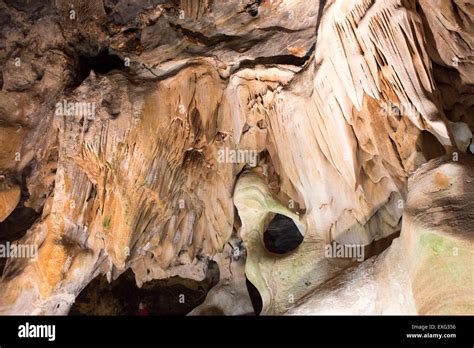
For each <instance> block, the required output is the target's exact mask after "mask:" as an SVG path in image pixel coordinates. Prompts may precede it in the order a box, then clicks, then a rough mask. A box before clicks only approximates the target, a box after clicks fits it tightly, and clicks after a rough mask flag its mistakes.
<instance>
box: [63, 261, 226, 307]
mask: <svg viewBox="0 0 474 348" xmlns="http://www.w3.org/2000/svg"><path fill="white" fill-rule="evenodd" d="M216 273H217V276H216ZM218 273H219V267H218V266H217V263H215V262H214V261H210V262H209V266H208V271H207V273H206V277H205V278H204V280H202V281H196V280H191V279H184V278H180V277H172V278H169V279H156V280H151V281H149V282H146V283H144V284H143V285H142V287H141V288H139V287H137V285H136V283H135V275H134V273H133V271H132V270H131V269H129V270H127V271H126V272H125V273H123V274H122V275H121V276H120V277H118V278H117V279H116V280H114V281H112V283H110V284H109V283H108V282H107V279H106V277H105V276H99V277H97V278H95V279H94V280H92V281H91V282H90V283H89V285H87V286H86V287H85V288H84V289H83V290H82V292H81V293H80V294H79V295H78V297H77V298H76V302H75V303H74V304H73V306H72V307H71V309H70V311H69V314H70V315H137V314H138V308H139V304H140V302H142V303H143V304H144V305H145V308H146V309H147V310H148V312H149V314H150V315H186V314H187V313H189V312H190V311H191V310H193V309H194V308H195V307H197V306H199V305H200V304H201V303H203V302H204V300H205V299H206V296H207V293H208V292H209V290H210V289H211V288H212V287H213V286H215V285H216V284H217V282H218V281H219V275H218Z"/></svg>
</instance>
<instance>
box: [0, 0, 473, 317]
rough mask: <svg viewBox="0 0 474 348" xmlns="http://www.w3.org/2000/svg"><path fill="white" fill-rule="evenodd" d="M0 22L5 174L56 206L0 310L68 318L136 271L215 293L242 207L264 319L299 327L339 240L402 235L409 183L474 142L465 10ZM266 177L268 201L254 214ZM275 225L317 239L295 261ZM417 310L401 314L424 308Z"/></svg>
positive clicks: (105, 15)
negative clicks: (195, 282)
mask: <svg viewBox="0 0 474 348" xmlns="http://www.w3.org/2000/svg"><path fill="white" fill-rule="evenodd" d="M437 6H438V7H439V8H441V9H442V11H440V10H439V9H438V7H437ZM71 7H74V9H75V10H74V17H71V12H70V11H71ZM0 11H1V13H2V15H1V17H0V21H1V23H2V26H1V29H0V30H1V34H2V37H4V38H5V39H4V40H3V41H4V42H2V47H4V48H5V49H4V50H0V63H1V66H2V74H1V84H2V90H1V91H0V144H1V145H2V146H1V147H0V175H3V174H4V173H10V172H13V173H15V175H16V176H17V177H19V178H20V177H22V175H25V176H26V179H25V183H23V184H26V186H27V188H28V191H29V198H28V200H27V201H26V202H25V206H28V207H32V208H33V209H35V210H36V211H41V209H42V208H43V211H42V215H41V217H40V218H39V219H38V220H37V221H36V223H35V224H34V225H33V226H31V228H30V229H29V230H28V231H27V232H26V235H25V236H24V237H23V238H21V239H20V240H19V241H18V242H20V243H29V244H33V245H36V246H38V247H39V257H38V259H37V260H14V259H11V260H9V261H8V263H7V266H6V267H5V271H4V274H3V276H2V281H1V282H0V295H1V296H0V313H1V314H15V313H17V314H19V313H21V314H66V313H67V312H68V309H69V306H70V305H71V303H72V302H73V301H74V298H75V297H76V296H77V295H78V294H79V293H80V291H81V290H82V289H83V288H84V287H85V286H86V285H87V284H88V283H89V282H90V280H91V279H93V278H94V277H95V276H96V275H98V274H101V273H102V274H107V276H108V279H109V280H110V281H112V280H113V279H116V277H118V276H119V275H120V274H121V273H122V272H124V271H125V270H126V269H128V268H132V269H133V271H134V272H135V275H136V281H137V284H139V285H140V284H142V283H143V282H146V281H148V280H151V279H157V278H166V277H171V276H174V275H179V276H182V277H188V278H193V279H202V278H203V277H204V274H205V269H206V265H207V262H208V260H209V259H210V258H213V257H216V258H218V257H222V255H223V254H221V253H222V251H223V250H224V247H225V245H226V243H227V242H228V240H229V238H230V237H231V234H232V231H233V229H234V226H235V225H236V221H237V220H238V217H236V216H235V215H234V204H235V206H237V207H238V209H239V211H242V214H243V215H242V216H241V218H243V220H245V221H243V224H242V227H241V231H240V232H241V234H242V239H243V240H244V242H245V243H246V247H247V249H248V259H247V264H246V266H245V268H246V273H247V276H248V277H249V279H250V280H251V281H252V282H254V284H255V286H256V287H257V288H258V289H259V291H260V293H261V296H262V298H263V299H264V312H263V313H264V314H272V313H282V312H284V311H286V310H288V309H289V307H291V305H292V304H291V303H289V302H288V297H289V295H292V296H293V297H294V299H295V300H298V299H300V298H302V297H304V295H305V294H306V293H307V292H310V291H312V290H314V287H316V286H319V285H321V284H323V283H324V282H325V281H326V280H327V279H328V278H329V277H330V276H331V275H333V274H334V273H333V272H336V270H340V269H342V268H344V266H341V265H330V264H327V261H326V260H323V259H322V254H323V246H324V245H325V243H328V242H332V241H337V242H339V243H343V244H344V243H346V244H361V245H365V246H367V245H370V244H371V243H372V242H374V241H377V240H382V239H384V238H387V237H390V236H394V235H396V234H397V233H398V232H399V231H400V228H401V225H400V221H401V217H402V214H403V211H404V208H405V198H406V195H407V179H408V177H409V176H410V175H411V174H412V173H413V172H414V171H415V170H416V169H417V168H418V167H419V166H420V165H422V164H423V163H424V162H426V161H428V160H431V159H432V158H436V157H439V156H441V155H443V154H445V153H446V152H449V153H451V151H452V150H456V147H457V146H460V145H462V146H464V145H465V140H466V137H465V136H464V135H461V136H460V135H459V132H458V131H457V130H456V128H457V126H456V127H454V129H453V127H452V124H451V123H450V122H463V123H465V124H467V125H468V126H469V128H470V130H471V131H472V130H473V129H474V119H473V118H472V115H473V114H474V113H473V112H472V110H473V109H472V107H473V105H474V98H473V96H474V89H473V88H472V80H473V73H472V71H473V70H472V69H473V62H472V54H471V53H472V52H471V51H472V47H473V46H474V45H473V44H472V38H473V36H472V33H473V32H474V30H473V21H472V18H473V12H472V9H471V8H470V7H469V6H468V4H467V3H465V2H463V1H455V2H450V3H449V4H447V3H446V4H445V3H444V2H442V0H439V1H434V2H431V1H428V0H426V1H425V0H403V1H402V0H377V1H374V0H330V1H318V0H309V1H283V0H275V1H262V2H255V1H252V0H244V1H237V0H235V1H207V0H199V1H197V0H196V1H188V0H183V1H180V2H179V4H178V3H177V2H159V3H158V4H156V5H151V4H150V3H147V4H145V3H141V2H134V3H133V4H131V3H129V2H128V1H117V2H107V3H105V4H104V2H102V1H88V2H83V1H72V2H71V1H63V0H58V1H55V2H54V3H51V4H49V3H48V4H45V5H42V6H39V5H38V4H36V3H33V2H21V3H19V4H16V3H15V4H14V5H13V4H10V3H8V5H7V4H5V3H1V4H0ZM456 14H458V15H456ZM458 38H459V39H458ZM107 52H108V55H107ZM94 57H95V58H94ZM16 58H20V65H18V64H17V62H18V61H17V60H16ZM102 59H104V60H105V61H101V60H102ZM128 63H129V64H128ZM94 64H96V65H94ZM107 66H109V67H113V68H114V69H112V70H110V71H107V69H106V67H107ZM88 67H89V68H93V69H92V70H91V71H90V72H89V71H88V70H87V69H88ZM104 67H105V68H104ZM94 70H95V71H94ZM104 70H105V71H104ZM63 102H75V103H83V102H84V103H93V104H94V106H95V109H94V110H95V115H92V116H90V117H87V116H85V117H82V116H80V115H79V116H78V115H76V116H58V115H55V111H56V110H57V105H56V103H63ZM455 124H457V123H455ZM464 128H465V127H464ZM459 139H461V140H462V141H461V142H459V141H458V143H459V145H457V143H456V140H459ZM461 150H462V151H465V149H459V151H460V152H461ZM220 151H225V153H226V154H229V153H231V154H235V153H240V154H243V159H242V160H238V161H236V160H235V158H234V160H230V159H229V158H225V159H223V158H221V157H220V154H221V152H220ZM229 151H230V152H229ZM17 153H19V154H20V159H19V160H17V159H16V158H15V157H16V154H17ZM257 155H258V158H256V156H257ZM229 156H231V155H229ZM230 162H237V163H230ZM255 166H257V167H258V170H259V171H260V172H258V173H259V174H258V175H260V176H262V175H263V177H264V178H265V179H264V180H263V179H261V178H260V179H258V180H257V179H256V180H257V182H258V184H256V185H257V186H258V187H261V190H260V189H259V190H257V191H258V193H256V194H255V195H256V196H255V195H254V194H253V193H251V192H250V193H248V194H250V196H252V197H253V198H252V199H250V198H249V197H248V196H246V194H242V195H241V196H240V197H241V198H239V195H240V194H241V189H242V190H243V191H245V187H246V186H248V187H253V186H252V185H254V184H253V183H252V182H250V183H248V182H247V183H246V178H245V175H242V173H243V172H246V173H248V172H249V170H250V169H251V168H250V167H255ZM263 173H266V174H263ZM22 180H23V179H22ZM252 180H253V179H252ZM262 180H263V181H262ZM236 185H239V189H237V190H236V191H235V190H234V189H235V188H236ZM254 196H255V197H256V198H255V197H254ZM290 200H291V202H292V205H293V203H294V206H295V207H297V209H298V212H299V213H300V214H299V215H297V216H296V212H292V211H291V209H289V208H288V204H289V201H290ZM15 201H16V199H10V198H9V199H8V203H5V204H6V205H5V206H8V208H7V209H5V211H7V210H8V211H11V209H12V207H14V206H16V203H14V202H15ZM252 202H253V203H252ZM252 204H255V206H254V207H252ZM268 204H270V206H269V205H268ZM252 209H256V210H255V211H253V210H252ZM275 212H280V213H283V214H284V215H287V216H290V217H291V218H292V219H293V220H294V221H295V222H296V223H297V224H298V225H299V227H300V230H301V232H302V233H303V234H304V236H305V241H304V243H303V244H302V245H301V246H300V248H299V249H298V250H297V251H295V252H294V253H292V254H291V255H285V256H281V257H278V258H277V257H275V256H274V255H268V254H267V253H266V252H265V250H264V248H263V247H262V243H261V241H259V239H260V238H261V234H262V232H263V230H264V228H265V224H266V223H268V220H269V219H270V218H271V214H273V213H275ZM239 213H240V212H239ZM3 215H5V214H3ZM3 215H2V216H3ZM5 217H6V216H5ZM255 231H258V233H256V234H255ZM252 233H254V235H252ZM219 254H220V255H221V256H216V255H219ZM387 254H388V252H387V253H386V254H385V255H387ZM384 259H387V260H389V259H390V258H389V257H388V256H385V257H384ZM260 261H261V262H262V264H261V265H257V264H258V262H260ZM387 262H388V261H387ZM380 264H381V266H380V267H382V265H383V262H382V261H381V262H380ZM273 265H274V267H273ZM292 265H297V267H296V269H297V271H295V272H294V273H292V274H290V275H291V277H292V278H291V281H285V280H284V279H283V278H284V277H286V276H287V275H288V272H290V269H291V268H292V267H293V266H292ZM257 266H258V267H257ZM272 267H273V268H272ZM400 267H401V265H400ZM313 270H314V275H312V276H311V279H309V278H308V277H306V276H305V274H306V273H307V272H313ZM305 272H306V273H305ZM393 272H395V273H396V272H397V271H396V270H393ZM290 273H291V272H290ZM277 274H281V275H282V278H279V277H278V275H277ZM351 274H352V273H351ZM270 279H273V282H274V283H273V284H270ZM306 282H310V283H311V284H312V285H311V286H307V285H305V283H306ZM370 282H371V281H370V280H369V284H370ZM372 284H375V280H374V281H373V282H372ZM387 284H388V285H387V286H388V287H389V288H390V289H392V290H393V291H394V292H395V291H396V287H392V286H395V285H394V284H391V283H390V282H389V281H388V283H387ZM377 301H378V300H376V303H383V300H380V301H379V302H377ZM417 301H419V298H418V297H417V296H416V294H415V302H416V303H417V306H418V305H419V304H418V302H417ZM402 302H403V303H402V305H400V307H397V308H391V309H390V310H389V311H393V312H397V311H399V312H401V311H402V310H403V308H405V309H406V310H407V311H411V309H410V308H411V307H410V301H409V298H406V299H404V301H402ZM57 305H59V307H58V306H57ZM372 306H375V304H373V303H372ZM423 306H424V305H422V307H423ZM430 306H431V307H430V308H437V307H436V305H430ZM376 308H378V307H376ZM420 308H421V307H420ZM423 308H424V307H423ZM358 310H359V309H358ZM376 310H379V309H376ZM380 310H382V309H380ZM443 310H444V309H443ZM360 311H361V309H360ZM423 311H426V312H429V309H424V310H423ZM453 311H454V310H453ZM226 312H227V313H229V314H230V312H231V310H230V309H229V310H227V311H226Z"/></svg>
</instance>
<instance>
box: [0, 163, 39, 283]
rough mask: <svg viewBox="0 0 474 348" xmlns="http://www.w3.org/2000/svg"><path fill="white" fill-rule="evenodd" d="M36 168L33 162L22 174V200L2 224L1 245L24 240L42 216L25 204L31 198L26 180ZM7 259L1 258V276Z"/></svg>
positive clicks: (0, 227)
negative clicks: (27, 232)
mask: <svg viewBox="0 0 474 348" xmlns="http://www.w3.org/2000/svg"><path fill="white" fill-rule="evenodd" d="M34 166H35V161H32V162H31V163H30V164H29V165H28V166H26V167H25V169H24V170H23V172H22V177H21V182H20V186H21V198H20V202H19V203H18V206H17V207H16V208H15V210H13V211H12V213H11V214H10V215H9V216H8V217H7V218H6V219H5V220H4V221H3V222H0V244H6V242H13V241H16V240H18V239H20V238H22V237H23V236H24V235H25V233H26V231H28V230H29V229H30V228H31V226H33V224H34V223H35V221H36V220H37V219H38V218H39V217H40V216H41V213H42V212H41V211H40V212H37V211H36V210H34V209H32V208H29V207H25V202H26V200H28V198H29V197H30V194H29V192H28V187H27V185H26V179H27V177H28V176H29V175H30V174H31V172H32V170H33V168H34ZM6 261H7V259H6V258H2V257H0V276H1V275H2V274H3V270H4V267H5V263H6Z"/></svg>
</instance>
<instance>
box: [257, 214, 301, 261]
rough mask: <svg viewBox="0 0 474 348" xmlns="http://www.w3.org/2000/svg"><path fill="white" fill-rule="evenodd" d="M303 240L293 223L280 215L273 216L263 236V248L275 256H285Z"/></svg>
mask: <svg viewBox="0 0 474 348" xmlns="http://www.w3.org/2000/svg"><path fill="white" fill-rule="evenodd" d="M303 239H304V237H303V235H302V234H301V232H300V230H299V229H298V227H297V226H296V224H295V222H294V221H293V220H292V219H290V218H289V217H287V216H284V215H281V214H277V215H275V217H274V218H273V220H272V221H271V222H270V224H269V225H268V227H267V230H266V231H265V232H264V234H263V242H264V244H265V248H266V249H267V250H268V251H270V252H272V253H275V254H286V253H289V252H290V251H293V250H295V249H296V248H297V247H298V246H299V245H300V244H301V243H302V242H303Z"/></svg>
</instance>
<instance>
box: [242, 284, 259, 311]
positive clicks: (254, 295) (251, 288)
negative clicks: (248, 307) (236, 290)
mask: <svg viewBox="0 0 474 348" xmlns="http://www.w3.org/2000/svg"><path fill="white" fill-rule="evenodd" d="M245 282H246V284H247V291H248V292H249V296H250V301H252V306H253V310H254V312H255V315H260V313H261V312H262V307H263V301H262V297H261V296H260V293H259V292H258V290H257V288H256V287H255V285H253V284H252V283H251V282H250V280H248V279H246V280H245Z"/></svg>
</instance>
